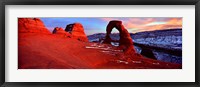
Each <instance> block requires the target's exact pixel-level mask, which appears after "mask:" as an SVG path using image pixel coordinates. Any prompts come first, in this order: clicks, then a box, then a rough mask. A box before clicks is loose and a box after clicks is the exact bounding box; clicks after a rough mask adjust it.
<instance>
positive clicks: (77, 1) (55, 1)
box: [0, 0, 200, 87]
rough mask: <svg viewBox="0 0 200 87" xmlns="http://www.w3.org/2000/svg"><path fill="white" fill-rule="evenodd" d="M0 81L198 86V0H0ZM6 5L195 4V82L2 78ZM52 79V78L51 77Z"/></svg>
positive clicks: (28, 86) (10, 86)
mask: <svg viewBox="0 0 200 87" xmlns="http://www.w3.org/2000/svg"><path fill="white" fill-rule="evenodd" d="M0 3H1V4H0V20H1V23H0V26H1V27H0V73H1V74H0V85H1V87H35V86H36V87H66V86H68V87H81V86H85V87H93V86H98V87H102V86H104V87H110V86H116V87H132V86H136V87H147V86H150V87H160V86H163V87H169V86H171V87H200V81H199V71H200V69H199V68H200V67H199V63H200V60H199V54H198V52H199V46H198V45H199V42H200V40H198V39H199V32H200V31H199V29H200V24H199V23H200V0H1V1H0ZM6 5H195V44H196V45H195V82H5V50H6V49H5V6H6ZM52 79H53V78H52Z"/></svg>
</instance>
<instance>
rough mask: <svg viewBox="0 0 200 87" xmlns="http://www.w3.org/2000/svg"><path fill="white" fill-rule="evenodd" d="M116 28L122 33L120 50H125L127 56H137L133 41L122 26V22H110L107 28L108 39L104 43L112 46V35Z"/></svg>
mask: <svg viewBox="0 0 200 87" xmlns="http://www.w3.org/2000/svg"><path fill="white" fill-rule="evenodd" d="M114 27H115V28H116V29H117V30H118V31H119V33H120V40H119V48H120V49H123V51H124V53H125V54H131V55H132V54H135V53H136V52H135V49H134V47H133V41H132V39H131V36H130V34H129V32H128V31H127V30H126V29H125V28H124V26H123V25H122V21H118V20H113V21H110V22H109V24H108V25H107V28H106V37H105V40H104V42H103V43H107V44H110V43H111V42H112V39H111V38H110V33H111V31H112V29H113V28H114Z"/></svg>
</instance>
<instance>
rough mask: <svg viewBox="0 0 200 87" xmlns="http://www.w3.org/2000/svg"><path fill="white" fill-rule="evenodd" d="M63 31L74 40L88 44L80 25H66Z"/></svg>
mask: <svg viewBox="0 0 200 87" xmlns="http://www.w3.org/2000/svg"><path fill="white" fill-rule="evenodd" d="M65 31H66V32H69V33H70V34H71V35H72V37H73V38H76V39H77V40H79V41H84V42H88V38H87V36H86V34H85V32H84V28H83V26H82V24H80V23H74V24H69V25H67V26H66V28H65Z"/></svg>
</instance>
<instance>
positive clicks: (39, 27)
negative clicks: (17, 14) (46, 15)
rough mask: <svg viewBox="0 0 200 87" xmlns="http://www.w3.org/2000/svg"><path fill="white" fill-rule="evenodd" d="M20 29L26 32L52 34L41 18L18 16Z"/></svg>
mask: <svg viewBox="0 0 200 87" xmlns="http://www.w3.org/2000/svg"><path fill="white" fill-rule="evenodd" d="M18 30H19V32H26V33H47V34H50V31H49V30H48V29H47V28H46V27H45V25H44V24H43V22H42V21H41V20H40V19H39V18H18Z"/></svg>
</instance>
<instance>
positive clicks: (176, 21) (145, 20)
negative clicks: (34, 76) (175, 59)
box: [40, 17, 182, 35]
mask: <svg viewBox="0 0 200 87" xmlns="http://www.w3.org/2000/svg"><path fill="white" fill-rule="evenodd" d="M40 19H41V20H42V21H43V22H44V24H45V26H46V27H47V28H48V29H49V30H50V31H53V29H54V28H55V27H62V28H63V29H65V27H66V25H68V24H71V23H75V22H79V23H81V24H82V25H83V27H84V29H85V33H86V34H87V35H91V34H94V33H106V26H107V24H108V22H109V21H111V20H121V21H122V22H123V25H124V27H125V28H126V29H127V30H128V31H129V32H130V33H136V32H142V31H152V30H163V29H174V28H182V18H181V17H173V18H172V17H151V18H150V17H125V18H118V17H107V18H105V17H104V18H40ZM112 32H113V33H118V31H117V30H116V29H113V31H112Z"/></svg>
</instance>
